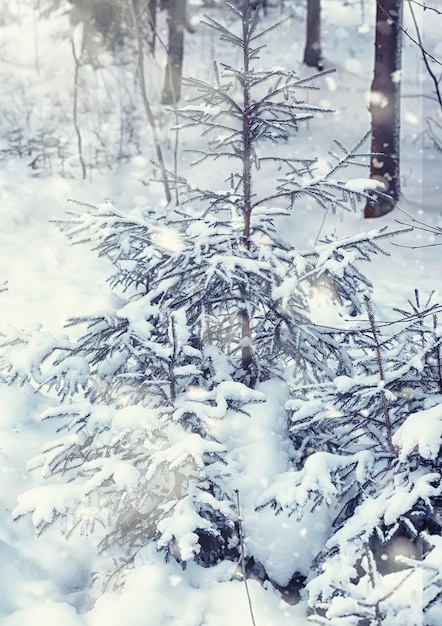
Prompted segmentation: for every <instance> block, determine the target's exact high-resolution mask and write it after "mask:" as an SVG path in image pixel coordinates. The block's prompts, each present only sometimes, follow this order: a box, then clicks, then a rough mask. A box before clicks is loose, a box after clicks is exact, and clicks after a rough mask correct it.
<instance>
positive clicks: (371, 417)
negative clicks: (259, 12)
mask: <svg viewBox="0 0 442 626" xmlns="http://www.w3.org/2000/svg"><path fill="white" fill-rule="evenodd" d="M231 11H232V13H233V15H234V16H235V20H234V22H233V24H232V26H231V27H229V28H227V27H225V26H223V25H222V24H220V23H218V22H215V21H213V20H211V19H209V18H207V26H208V27H210V28H212V29H213V30H214V31H215V32H217V33H218V34H219V35H220V36H221V38H222V39H224V40H225V41H227V42H228V43H229V44H230V45H231V46H233V47H234V48H236V49H237V50H239V51H240V53H241V54H240V56H241V60H242V65H241V67H239V68H235V67H231V66H227V65H222V64H217V65H216V66H215V76H214V84H213V85H212V84H208V83H204V82H202V81H197V80H189V85H188V86H189V87H191V88H193V89H194V90H195V99H194V100H191V101H190V102H189V103H188V104H187V106H185V107H183V109H182V110H180V111H178V114H179V115H180V116H181V117H180V120H181V121H182V128H188V127H189V126H190V127H196V128H198V129H200V130H201V132H202V133H203V134H204V135H205V136H207V138H208V147H207V150H206V151H200V152H199V153H198V154H197V158H196V161H197V163H202V164H203V165H204V163H205V161H206V159H211V158H214V159H217V160H220V161H222V160H224V161H226V163H227V165H228V166H229V176H228V177H227V183H226V182H225V181H224V188H222V187H221V184H222V181H221V183H220V184H219V185H218V187H217V190H213V189H205V188H202V186H194V185H192V183H191V182H189V181H187V180H182V179H180V178H178V177H176V178H175V180H174V184H175V186H176V192H177V198H178V200H179V201H178V203H177V206H175V207H173V208H172V207H170V206H169V207H162V206H154V207H142V208H135V209H134V210H132V211H130V212H128V213H126V212H123V211H120V210H119V209H118V208H116V207H114V206H113V205H112V204H110V203H108V204H105V205H103V206H98V207H89V210H88V211H87V212H86V213H83V214H81V213H80V214H74V215H72V216H71V218H70V220H69V222H66V223H63V224H62V228H63V229H64V230H65V232H66V234H67V236H68V237H69V238H70V239H71V240H72V241H73V242H76V243H78V242H81V243H84V244H87V245H92V246H93V247H94V249H95V250H96V251H97V253H98V254H99V255H100V256H102V257H105V258H106V259H108V260H109V261H110V263H111V264H112V266H113V273H112V275H111V277H110V285H111V286H112V288H113V290H114V294H115V295H114V299H113V300H112V303H111V304H110V305H109V307H108V308H107V309H106V310H105V311H101V312H98V313H95V314H92V315H85V316H84V317H82V318H75V319H72V320H71V321H70V322H69V325H68V328H69V327H71V328H72V329H73V330H72V333H71V336H70V337H63V338H56V337H52V336H50V335H49V334H48V333H46V332H45V331H44V330H43V329H42V330H40V331H37V330H35V331H33V332H29V333H27V334H26V333H23V332H19V331H17V332H13V331H10V332H8V333H7V334H5V335H4V336H3V337H2V341H1V343H2V369H3V371H4V375H5V377H7V378H8V380H9V382H10V383H11V384H12V383H14V382H17V383H25V382H26V383H30V384H31V385H33V386H35V387H37V388H38V389H39V391H40V392H41V393H44V394H46V395H48V396H49V397H50V398H52V404H53V406H52V407H51V408H50V409H48V410H46V412H45V413H44V414H43V416H42V418H43V419H44V420H52V421H53V422H54V423H55V424H56V428H57V435H56V437H55V438H54V440H52V441H50V442H49V443H48V444H47V445H46V447H45V448H44V450H43V451H42V453H41V455H40V456H38V457H37V458H35V459H34V460H33V461H32V467H34V468H35V469H39V471H40V472H41V473H42V475H43V476H44V478H45V479H46V484H45V485H44V486H42V487H39V488H36V489H34V490H31V491H28V492H26V493H25V494H23V495H22V496H21V498H20V501H19V504H18V506H17V508H16V510H15V515H16V516H17V517H20V516H22V515H25V514H31V515H32V518H33V521H34V524H35V526H36V529H37V531H39V532H42V531H43V530H44V529H45V528H47V527H48V526H49V525H53V524H56V523H59V524H60V527H61V528H62V530H63V531H64V532H65V533H66V534H67V535H68V536H69V535H70V534H72V533H73V532H81V533H88V534H90V536H91V537H92V538H94V539H95V540H96V542H97V544H98V545H99V547H100V549H101V550H102V551H103V552H105V554H106V555H107V557H106V558H107V559H108V560H107V564H108V566H109V571H108V572H106V575H110V574H118V575H119V576H121V577H122V579H124V578H125V577H126V575H128V572H129V571H130V570H132V569H134V568H135V569H136V568H137V567H140V566H141V564H143V563H146V562H156V563H158V562H164V561H169V562H176V563H178V564H179V565H180V566H181V567H183V568H187V569H188V570H192V568H193V571H195V568H208V567H213V568H215V567H216V566H222V567H223V569H222V573H220V574H219V577H220V579H222V580H225V579H226V576H230V577H232V578H234V577H235V575H236V573H235V572H236V568H237V566H239V567H240V569H241V570H242V575H248V574H253V575H254V576H255V577H257V578H259V579H260V581H261V582H264V581H270V582H271V583H272V585H273V587H272V590H273V589H275V590H278V593H279V592H281V593H282V594H283V595H284V593H285V592H287V594H289V593H290V594H291V597H292V598H293V597H294V596H295V595H296V593H295V592H296V585H298V584H299V583H300V581H301V580H303V578H304V577H309V584H308V592H309V594H310V603H311V606H312V607H313V610H314V613H315V616H314V617H315V619H317V620H323V623H330V624H344V623H346V624H363V623H365V622H363V621H361V620H364V619H365V620H367V619H368V620H370V619H371V620H372V622H370V621H368V622H366V623H367V624H369V623H370V624H371V623H374V624H375V623H385V624H386V623H387V622H386V621H385V620H384V615H385V616H389V615H390V614H389V613H388V612H385V611H384V609H383V607H382V594H384V596H385V597H386V598H387V599H390V598H393V597H394V593H393V592H392V593H391V594H390V595H388V593H390V592H389V591H388V592H386V591H385V587H384V586H383V585H381V584H378V583H377V580H378V578H379V576H382V574H381V573H379V572H378V571H377V567H378V565H377V563H378V561H379V559H377V557H376V555H375V543H376V537H378V538H379V540H380V542H382V540H383V539H386V540H388V539H389V537H390V536H393V535H394V534H395V533H396V530H397V529H398V528H399V525H401V528H404V529H405V528H406V529H407V532H408V531H409V532H410V533H411V535H410V536H411V538H412V541H414V540H415V539H416V541H415V543H417V538H418V537H419V541H425V542H426V543H425V547H424V550H425V554H426V555H428V556H426V557H425V560H424V561H422V567H424V566H425V568H426V569H425V576H426V577H427V582H428V584H427V585H426V590H427V591H426V593H427V596H428V598H427V600H428V602H427V606H428V614H431V610H433V608H432V607H433V606H434V603H435V602H436V601H437V598H438V597H439V596H438V593H439V591H438V590H439V589H440V587H439V582H440V577H439V578H438V576H439V574H440V572H439V574H438V571H437V560H436V559H435V558H434V555H435V552H434V550H437V549H438V550H440V545H439V546H438V545H436V544H437V540H436V538H435V537H434V533H433V530H434V528H435V526H434V527H432V528H429V526H428V525H426V526H425V528H420V527H419V528H418V527H417V526H416V524H417V522H416V524H414V520H417V517H416V516H418V515H420V513H419V512H420V511H425V512H424V513H423V515H424V516H425V515H426V516H427V517H428V516H431V515H433V517H434V510H435V509H434V506H433V504H434V498H435V497H436V496H437V494H438V484H436V483H437V480H436V477H435V476H436V473H437V471H438V470H437V468H438V467H439V465H438V463H439V460H440V456H439V454H440V453H439V448H438V444H437V443H436V442H435V439H434V436H435V433H436V430H437V428H438V426H437V424H440V420H439V413H438V411H437V397H438V394H440V387H439V388H438V387H437V385H438V384H439V385H440V375H439V374H437V375H436V376H433V378H435V380H434V381H433V380H431V381H429V380H428V381H427V382H425V381H426V380H427V379H426V378H425V377H426V373H427V372H428V371H429V369H428V368H430V369H431V372H433V374H434V372H436V373H437V372H438V371H439V370H438V367H439V365H438V364H439V362H440V356H439V343H440V342H439V339H438V334H437V332H436V330H434V329H433V330H431V332H430V330H429V329H428V328H427V327H426V326H425V325H424V323H423V322H422V321H421V318H420V317H419V315H417V318H418V321H417V322H416V324H417V325H416V324H414V325H413V326H412V327H409V328H407V331H406V332H403V333H399V334H397V335H393V336H391V337H388V338H384V337H383V336H381V333H380V329H379V327H378V325H377V323H376V321H375V318H374V313H373V312H372V309H371V308H370V307H371V305H369V304H366V303H365V301H364V296H366V295H367V292H368V290H369V287H370V285H369V281H367V279H366V278H365V277H364V275H363V274H362V273H361V272H360V271H359V270H358V269H357V268H356V263H357V261H358V260H367V259H368V258H369V257H370V255H371V254H372V253H376V252H378V251H379V249H378V247H377V243H376V241H377V236H376V235H375V234H373V233H371V234H369V235H366V234H364V235H361V236H357V237H352V238H351V239H348V240H342V241H340V240H332V239H329V240H326V241H324V242H322V243H321V244H319V245H317V246H316V247H314V248H313V249H311V250H297V249H295V248H293V246H291V245H289V244H288V243H287V242H285V241H284V238H282V237H281V236H280V234H279V233H278V229H277V226H276V218H277V217H278V216H281V215H287V214H290V212H291V211H296V206H297V203H298V202H302V201H303V199H304V198H306V197H310V198H313V199H315V200H317V202H318V203H319V205H320V206H321V207H325V208H327V209H328V208H336V207H338V206H339V207H345V206H347V204H348V205H350V206H351V204H352V203H354V201H355V198H358V197H363V198H368V195H367V194H366V192H365V189H369V185H370V181H361V180H357V181H349V182H347V183H346V182H343V180H342V173H341V172H340V170H341V169H343V168H345V167H346V166H347V165H349V164H352V165H354V164H361V165H364V164H365V161H364V157H365V156H366V155H364V154H363V152H362V142H361V144H359V145H358V146H356V148H355V149H354V150H350V151H347V150H346V149H345V148H344V147H343V146H341V145H340V144H336V147H335V152H333V153H331V164H330V170H329V172H328V173H327V174H325V175H321V176H317V175H316V171H315V163H316V162H315V159H314V158H312V157H311V156H310V155H306V156H305V158H302V159H292V158H285V157H284V156H280V155H279V154H280V153H278V155H277V156H275V150H276V147H277V146H278V145H279V144H280V143H281V142H284V141H286V139H287V138H288V137H291V138H292V137H294V138H295V137H296V132H298V129H299V130H300V129H301V128H302V124H303V122H305V121H306V120H308V119H310V118H312V117H314V114H315V113H316V112H324V111H323V109H320V108H319V107H316V106H313V105H310V104H307V103H306V102H305V101H304V100H303V95H302V94H303V93H304V90H305V89H306V88H308V89H312V88H314V82H313V79H302V80H301V79H299V78H297V77H296V76H295V75H294V74H293V72H286V71H283V70H281V69H279V68H278V69H275V68H273V69H271V70H264V69H261V67H260V57H259V54H260V50H261V48H262V41H263V38H264V37H265V34H266V32H267V31H265V30H264V31H263V32H261V31H260V30H259V22H258V20H257V18H256V16H255V15H254V14H252V12H251V10H250V9H249V6H248V3H243V9H242V11H238V10H237V9H235V8H234V7H231ZM180 128H181V127H180ZM263 168H270V169H271V170H272V168H273V171H274V173H275V174H274V186H273V188H272V189H268V188H267V189H262V188H261V187H260V185H259V174H260V170H261V169H263ZM220 188H221V191H219V189H220ZM318 281H324V282H326V283H327V284H328V285H329V287H330V293H333V294H334V299H335V303H334V304H335V306H336V308H337V309H338V310H339V311H341V312H342V315H343V316H350V317H352V316H353V317H355V316H358V315H360V314H363V313H364V311H365V310H367V311H368V317H369V322H370V323H369V324H368V325H366V327H363V328H357V329H356V331H355V332H346V331H344V330H342V329H333V328H325V327H321V326H318V325H316V324H314V323H313V322H312V321H311V318H310V312H309V303H310V298H311V293H312V289H313V288H314V287H315V285H317V284H318ZM367 302H368V301H367ZM367 307H368V308H367ZM416 337H417V339H416ZM438 376H439V378H438ZM410 377H411V378H410ZM408 378H410V381H411V382H409V381H408ZM438 380H439V383H438V382H437V381H438ZM404 381H406V382H404ZM413 385H414V386H413ZM434 394H436V395H434ZM393 396H394V398H393ZM421 414H422V415H423V417H422V415H421ZM416 416H417V417H416ZM419 416H420V417H419ZM421 417H422V419H424V420H429V421H431V424H432V429H431V433H432V435H431V438H430V439H429V440H427V439H426V438H425V435H424V434H422V435H421V437H420V438H419V440H418V441H414V440H413V437H414V436H415V429H414V428H413V426H412V422H413V420H414V421H416V420H418V419H420V418H421ZM398 487H400V488H401V490H402V491H401V493H402V495H401V496H400V498H399V499H400V502H399V503H398V502H397V489H398ZM404 494H406V496H407V497H404ZM239 499H240V501H241V512H242V519H241V520H240V518H239V512H238V501H239ZM269 505H273V508H272V507H271V506H269ZM425 507H426V508H425ZM294 513H296V515H294ZM427 513H428V515H427ZM413 516H414V517H413ZM315 519H320V526H317V527H316V533H317V537H316V538H315V537H314V536H313V535H314V532H315V531H314V530H313V531H312V532H311V533H310V534H308V538H307V541H306V542H305V543H306V545H307V546H308V547H307V548H305V550H304V552H302V550H301V548H300V544H301V543H302V540H303V539H305V533H306V532H307V531H306V530H305V529H306V527H309V526H311V528H312V529H314V528H315V523H316V522H315ZM298 520H299V521H298ZM437 523H438V522H437V521H435V522H434V524H437ZM412 527H413V528H414V529H415V534H414V535H413V534H412V533H413V532H414V531H412ZM319 528H320V530H318V529H319ZM424 532H427V533H428V532H430V533H433V534H432V535H431V538H428V539H427V538H425V537H426V536H425V537H424V535H423V533H424ZM243 533H244V534H243ZM382 533H383V534H382ZM326 540H328V542H327V544H326V548H325V549H324V548H323V543H324V542H325V541H326ZM432 542H433V543H432ZM242 544H243V545H242ZM433 545H434V550H433V551H432V550H431V549H430V546H433ZM243 550H244V556H245V558H244V559H242V552H243ZM313 561H314V563H313V566H312V562H313ZM226 564H227V569H226V568H225V565H226ZM335 564H336V566H335ZM330 568H333V569H332V570H330ZM336 568H337V569H336ZM421 569H422V568H421ZM220 571H221V570H220ZM330 571H332V573H331V574H330ZM338 574H339V578H336V577H337V576H338ZM103 578H105V576H103ZM119 579H120V580H121V578H119ZM214 579H216V576H215V578H214ZM394 584H396V583H394ZM370 585H371V587H370ZM367 588H370V589H371V588H373V593H372V594H371V596H370V597H368V596H367V591H366V589H367ZM379 589H381V591H379ZM272 593H273V591H272ZM386 593H387V595H385V594H386ZM350 594H352V595H351V598H352V601H354V602H355V605H354V606H355V607H356V608H355V609H354V611H353V613H352V610H353V608H352V607H350V608H349V605H348V604H346V605H345V606H343V608H342V611H341V613H342V616H344V613H345V615H354V616H355V617H354V619H353V617H352V618H351V619H353V621H347V622H345V621H344V620H345V619H347V617H342V620H341V621H336V620H339V619H341V614H339V611H340V610H341V609H340V608H339V607H337V608H336V603H337V602H338V603H339V600H340V598H342V597H347V596H349V595H350ZM376 594H378V595H376ZM285 597H286V598H287V599H288V595H286V596H285ZM367 598H368V600H367ZM363 601H365V603H366V605H367V607H368V608H367V607H366V610H365V609H364V610H365V613H364V614H361V610H362V609H361V608H360V607H359V604H360V605H361V606H362V605H363ZM358 603H359V604H358ZM316 609H318V610H316ZM350 609H351V610H350ZM370 611H371V613H370ZM383 611H384V612H383ZM146 619H147V620H148V622H149V624H155V625H156V624H157V623H158V625H160V624H162V623H164V621H161V619H164V616H163V617H162V618H161V617H159V618H158V621H155V620H154V618H153V617H152V620H151V621H149V619H148V616H147V617H146ZM348 619H350V618H348ZM376 619H377V620H378V622H376V621H373V620H376ZM385 619H387V617H385ZM327 620H328V621H327ZM331 620H335V621H331ZM355 620H356V621H355ZM357 620H359V621H357ZM382 620H384V621H382ZM388 623H390V622H388ZM195 626H196V625H195Z"/></svg>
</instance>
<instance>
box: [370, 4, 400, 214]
mask: <svg viewBox="0 0 442 626" xmlns="http://www.w3.org/2000/svg"><path fill="white" fill-rule="evenodd" d="M402 16H403V2H402V0H378V2H377V5H376V37H375V60H374V77H373V82H372V85H371V93H370V112H371V133H372V135H371V152H372V154H373V156H372V157H371V160H370V178H372V179H373V180H377V181H379V182H381V183H383V185H384V187H385V191H386V192H387V193H388V195H389V196H390V199H389V198H386V197H384V196H380V195H376V193H373V198H374V199H375V203H371V202H370V203H367V204H366V206H365V211H364V214H365V217H380V216H382V215H385V214H386V213H389V212H390V211H391V210H392V209H393V208H394V206H395V204H396V202H397V201H398V199H399V195H400V111H401V106H400V94H401V65H402V64H401V56H402Z"/></svg>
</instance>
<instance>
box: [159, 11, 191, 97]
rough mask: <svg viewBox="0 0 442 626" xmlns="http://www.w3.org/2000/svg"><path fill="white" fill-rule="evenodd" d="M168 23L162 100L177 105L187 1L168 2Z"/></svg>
mask: <svg viewBox="0 0 442 626" xmlns="http://www.w3.org/2000/svg"><path fill="white" fill-rule="evenodd" d="M167 13H168V17H167V21H168V25H169V41H168V46H167V66H166V74H165V77H164V86H163V91H162V96H161V100H162V103H163V104H172V105H175V104H176V103H177V102H178V100H179V99H180V97H181V72H182V67H183V55H184V30H185V28H186V0H168V2H167Z"/></svg>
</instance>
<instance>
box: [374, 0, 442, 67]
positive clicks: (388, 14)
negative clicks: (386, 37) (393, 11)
mask: <svg viewBox="0 0 442 626" xmlns="http://www.w3.org/2000/svg"><path fill="white" fill-rule="evenodd" d="M376 4H377V5H378V6H379V8H380V9H381V11H382V12H383V13H384V14H385V16H386V17H387V18H388V19H389V20H391V21H392V22H394V24H396V26H397V27H398V28H400V30H401V31H402V32H403V33H404V35H405V36H406V37H408V39H409V40H410V41H412V42H413V43H414V44H416V46H419V48H421V49H422V52H425V54H426V55H427V57H428V58H429V59H431V60H432V61H434V63H437V64H438V65H442V61H438V60H437V59H436V58H435V57H434V56H433V55H431V54H430V53H429V52H428V51H427V50H424V49H423V48H422V47H421V45H420V44H419V42H418V41H416V39H414V37H412V36H411V35H410V33H409V32H408V30H406V29H405V28H403V27H402V26H400V25H399V24H398V23H397V22H396V20H395V19H394V17H393V16H392V15H390V13H388V11H386V10H385V9H384V7H383V6H381V5H379V0H376Z"/></svg>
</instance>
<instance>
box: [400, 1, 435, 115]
mask: <svg viewBox="0 0 442 626" xmlns="http://www.w3.org/2000/svg"><path fill="white" fill-rule="evenodd" d="M408 7H409V9H410V13H411V18H412V20H413V24H414V28H415V31H416V37H417V40H418V42H419V48H420V49H421V53H422V59H423V61H424V63H425V67H426V68H427V72H428V74H429V76H430V78H431V80H432V81H433V83H434V89H435V91H436V96H437V99H438V101H439V106H440V108H441V111H442V95H441V92H440V89H439V81H438V79H437V77H436V75H435V73H434V72H433V70H432V69H431V67H430V64H429V63H428V59H427V56H430V55H429V54H428V52H426V51H425V49H424V45H423V41H422V37H421V33H420V30H419V26H418V23H417V20H416V15H415V14H414V9H413V5H412V3H411V0H408Z"/></svg>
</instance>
